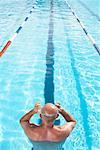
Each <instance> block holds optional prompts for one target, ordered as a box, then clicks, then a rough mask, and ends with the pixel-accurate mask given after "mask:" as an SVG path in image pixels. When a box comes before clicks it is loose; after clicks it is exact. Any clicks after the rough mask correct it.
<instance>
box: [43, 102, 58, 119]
mask: <svg viewBox="0 0 100 150" xmlns="http://www.w3.org/2000/svg"><path fill="white" fill-rule="evenodd" d="M41 114H42V115H44V116H47V117H54V116H57V114H58V108H57V107H56V106H55V105H54V104H51V103H47V104H46V105H44V106H43V107H42V109H41Z"/></svg>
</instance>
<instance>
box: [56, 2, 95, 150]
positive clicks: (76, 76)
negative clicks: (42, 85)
mask: <svg viewBox="0 0 100 150" xmlns="http://www.w3.org/2000/svg"><path fill="white" fill-rule="evenodd" d="M58 7H59V8H60V5H59V4H58ZM60 12H62V11H61V10H60ZM60 14H61V13H60ZM61 18H62V20H63V16H62V14H61ZM63 23H64V21H63ZM64 24H65V23H64ZM64 27H65V25H64ZM66 30H67V29H66V28H65V31H66ZM66 32H67V31H66ZM66 37H67V47H68V52H69V56H70V60H71V69H72V71H73V75H74V79H75V83H76V90H77V94H78V98H79V100H80V109H81V112H80V113H81V115H82V118H83V122H82V124H83V127H84V132H85V138H86V144H87V147H88V150H91V149H92V137H91V135H92V132H91V129H90V126H89V123H88V116H89V115H88V109H87V103H86V100H85V96H84V94H83V91H82V88H81V82H80V74H79V72H78V70H77V68H76V65H75V57H74V53H73V50H72V47H71V41H70V39H69V35H68V33H66Z"/></svg>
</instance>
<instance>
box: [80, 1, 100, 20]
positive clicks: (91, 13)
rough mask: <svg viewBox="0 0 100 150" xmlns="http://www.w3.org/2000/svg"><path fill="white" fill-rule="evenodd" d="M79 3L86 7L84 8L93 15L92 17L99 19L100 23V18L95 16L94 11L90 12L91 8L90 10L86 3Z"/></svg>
mask: <svg viewBox="0 0 100 150" xmlns="http://www.w3.org/2000/svg"><path fill="white" fill-rule="evenodd" d="M78 2H79V3H80V4H81V5H82V6H84V7H85V8H86V9H87V10H88V11H89V12H90V13H91V15H92V16H95V17H96V18H97V20H98V21H100V17H99V16H98V15H97V14H95V13H94V12H93V11H92V10H90V8H88V7H87V5H86V4H85V3H83V2H82V1H81V0H78Z"/></svg>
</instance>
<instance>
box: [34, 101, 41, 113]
mask: <svg viewBox="0 0 100 150" xmlns="http://www.w3.org/2000/svg"><path fill="white" fill-rule="evenodd" d="M40 109H41V104H40V103H36V104H35V106H34V108H33V111H34V112H35V113H38V112H39V111H40Z"/></svg>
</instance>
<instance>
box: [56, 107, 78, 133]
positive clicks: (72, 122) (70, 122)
mask: <svg viewBox="0 0 100 150" xmlns="http://www.w3.org/2000/svg"><path fill="white" fill-rule="evenodd" d="M56 106H57V105H56ZM57 107H58V109H59V113H60V114H61V115H62V116H63V117H64V119H65V120H66V121H67V123H66V124H65V125H62V126H60V128H61V129H62V131H64V133H65V134H66V135H69V134H70V133H71V131H72V130H73V128H74V127H75V125H76V120H75V119H74V118H73V117H72V116H71V115H70V114H69V113H68V112H66V111H65V110H64V109H63V108H61V107H60V105H59V106H57Z"/></svg>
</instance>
